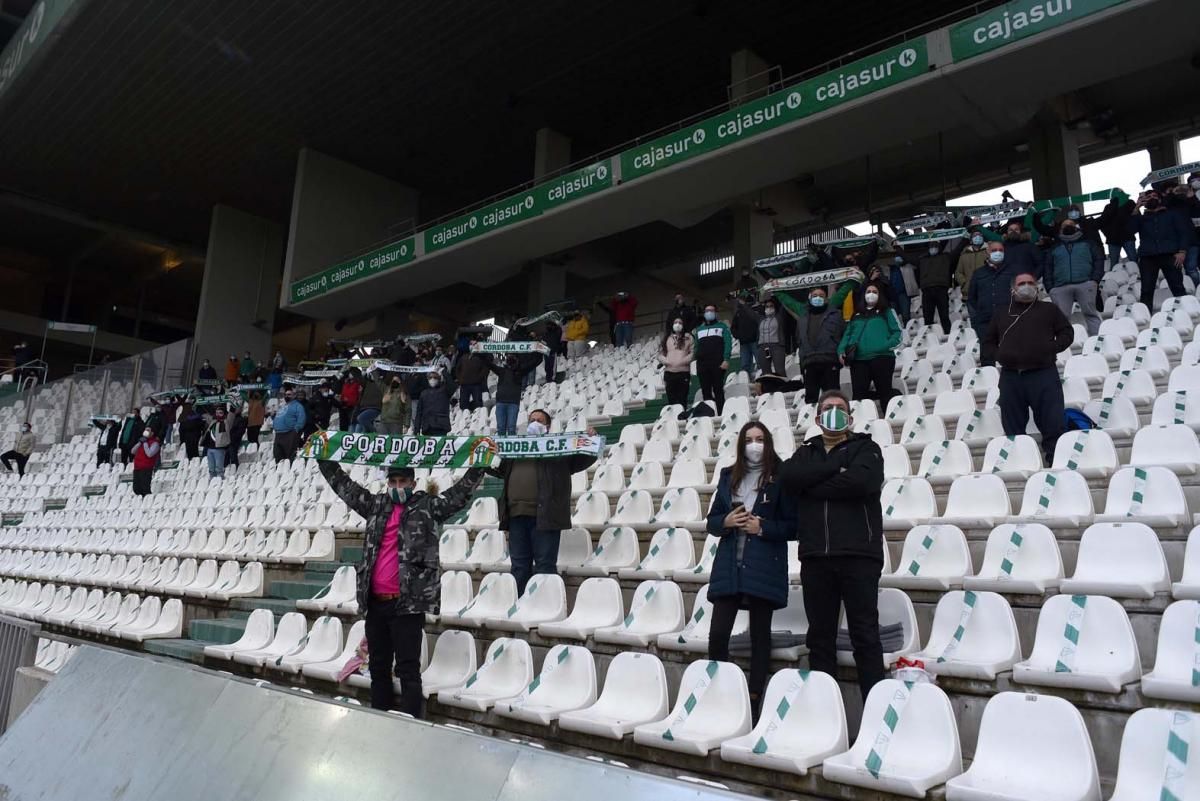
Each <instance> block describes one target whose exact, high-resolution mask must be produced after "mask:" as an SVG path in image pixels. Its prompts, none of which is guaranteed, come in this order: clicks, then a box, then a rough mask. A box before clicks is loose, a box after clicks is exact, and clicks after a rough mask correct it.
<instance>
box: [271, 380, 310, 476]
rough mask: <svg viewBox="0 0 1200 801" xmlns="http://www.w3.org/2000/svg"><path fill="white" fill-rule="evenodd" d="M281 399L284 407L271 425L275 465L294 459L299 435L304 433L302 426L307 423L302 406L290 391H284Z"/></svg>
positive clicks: (306, 416)
mask: <svg viewBox="0 0 1200 801" xmlns="http://www.w3.org/2000/svg"><path fill="white" fill-rule="evenodd" d="M283 398H284V401H285V404H284V407H283V408H282V409H280V410H279V411H277V412H276V413H275V419H274V420H273V421H272V423H271V425H272V429H273V430H274V432H275V444H274V446H272V455H273V456H274V457H275V463H276V464H278V463H279V462H282V461H283V460H284V459H287V460H288V461H289V462H290V461H291V460H292V459H293V458H295V456H296V449H297V448H298V447H299V446H300V433H301V432H302V431H304V425H305V423H307V422H308V414H307V413H306V412H305V411H304V404H303V403H301V402H300V401H299V400H298V399H297V398H296V395H295V393H294V392H293V391H292V390H290V389H288V390H285V391H284V393H283Z"/></svg>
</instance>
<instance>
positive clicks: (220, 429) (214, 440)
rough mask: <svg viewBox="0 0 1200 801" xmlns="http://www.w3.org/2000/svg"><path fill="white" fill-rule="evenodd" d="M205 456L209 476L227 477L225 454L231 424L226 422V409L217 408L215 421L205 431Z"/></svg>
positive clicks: (214, 414)
mask: <svg viewBox="0 0 1200 801" xmlns="http://www.w3.org/2000/svg"><path fill="white" fill-rule="evenodd" d="M203 445H204V457H205V458H206V459H207V460H208V477H209V478H218V477H220V478H224V477H225V456H226V449H227V448H228V447H229V426H228V424H226V422H225V410H224V409H217V410H216V411H215V412H214V413H213V421H212V422H211V423H209V425H208V430H207V431H205V432H204V442H203Z"/></svg>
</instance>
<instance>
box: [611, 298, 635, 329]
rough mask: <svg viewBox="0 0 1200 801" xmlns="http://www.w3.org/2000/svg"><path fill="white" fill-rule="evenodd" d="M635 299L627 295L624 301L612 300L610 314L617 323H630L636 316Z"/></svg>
mask: <svg viewBox="0 0 1200 801" xmlns="http://www.w3.org/2000/svg"><path fill="white" fill-rule="evenodd" d="M637 305H638V302H637V298H635V297H634V296H633V295H628V296H626V298H625V299H624V300H620V299H618V298H613V302H612V314H613V317H614V318H615V319H616V321H617V322H618V323H632V322H633V317H634V315H635V314H637Z"/></svg>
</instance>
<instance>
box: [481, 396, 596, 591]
mask: <svg viewBox="0 0 1200 801" xmlns="http://www.w3.org/2000/svg"><path fill="white" fill-rule="evenodd" d="M549 432H550V414H549V413H548V412H546V411H545V410H544V409H534V410H533V411H531V412H530V413H529V424H528V426H527V427H526V429H525V434H526V435H527V436H531V437H543V436H546V435H547V434H548V433H549ZM595 433H596V432H595V430H594V429H588V434H589V435H594V434H595ZM595 461H596V457H595V456H594V455H593V454H590V453H573V454H570V455H568V456H561V457H557V458H549V459H516V458H507V457H506V458H505V459H504V461H503V462H501V464H500V466H499V467H498V468H494V469H491V470H490V471H489V472H491V473H492V474H493V475H495V476H498V477H499V478H501V479H503V481H504V489H503V490H502V491H501V494H500V501H499V508H500V528H501V530H503V531H507V532H508V554H509V558H510V559H511V560H512V576H513V578H514V579H515V580H516V582H517V594H518V595H520V594H523V593H524V592H525V585H526V584H527V583H528V582H529V578H530V577H531V576H533V575H536V574H538V573H557V572H558V543H559V538H560V536H561V534H562V530H563V529H565V528H570V527H571V474H573V473H578V472H580V471H581V470H587V469H588V468H589V467H591V466H592V465H593V464H594V463H595Z"/></svg>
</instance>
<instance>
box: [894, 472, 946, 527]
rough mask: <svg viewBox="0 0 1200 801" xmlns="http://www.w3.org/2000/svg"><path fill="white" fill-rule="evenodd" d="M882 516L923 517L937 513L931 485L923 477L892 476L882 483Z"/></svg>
mask: <svg viewBox="0 0 1200 801" xmlns="http://www.w3.org/2000/svg"><path fill="white" fill-rule="evenodd" d="M881 497H882V503H883V518H884V520H887V519H888V518H899V519H906V518H916V519H924V518H930V517H935V516H936V515H937V501H936V499H935V498H934V495H933V487H931V486H929V482H928V481H926V480H925V479H923V478H893V479H892V480H890V481H888V482H887V483H886V484H884V485H883V493H882V496H881Z"/></svg>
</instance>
